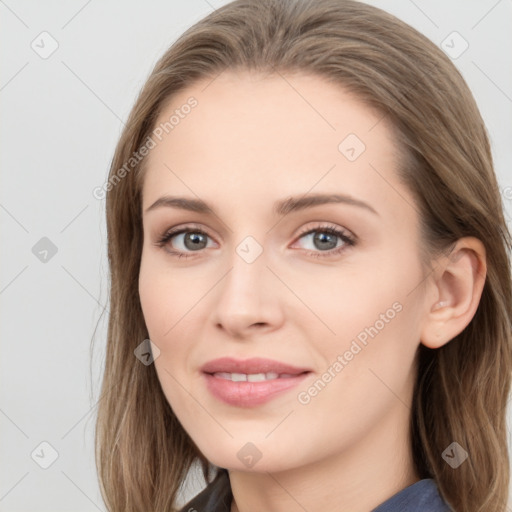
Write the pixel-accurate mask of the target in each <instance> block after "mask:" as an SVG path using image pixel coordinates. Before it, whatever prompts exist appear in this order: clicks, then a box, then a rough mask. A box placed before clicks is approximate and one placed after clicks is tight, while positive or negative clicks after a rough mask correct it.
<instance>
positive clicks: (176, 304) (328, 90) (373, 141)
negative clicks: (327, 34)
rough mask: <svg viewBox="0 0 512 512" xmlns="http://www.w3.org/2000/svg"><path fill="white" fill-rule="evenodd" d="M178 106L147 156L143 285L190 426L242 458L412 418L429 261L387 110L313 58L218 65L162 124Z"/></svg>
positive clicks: (343, 449)
mask: <svg viewBox="0 0 512 512" xmlns="http://www.w3.org/2000/svg"><path fill="white" fill-rule="evenodd" d="M190 97H194V98H195V101H196V102H197V104H195V103H194V104H195V106H194V107H193V108H190V109H189V108H183V106H184V105H187V101H189V103H190V100H189V98H190ZM177 109H178V110H179V112H180V113H181V115H179V116H178V117H179V122H176V123H174V124H173V127H172V129H171V130H168V134H165V133H164V134H163V136H162V133H161V132H162V130H160V131H159V132H158V134H159V138H161V140H159V138H157V137H154V140H155V143H156V145H155V147H153V149H151V151H150V154H149V156H148V159H147V162H146V163H147V169H146V175H145V178H144V184H143V205H142V207H143V212H144V213H143V226H144V247H143V253H142V261H141V268H140V280H139V292H140V299H141V305H142V309H143V313H144V318H145V321H146V325H147V328H148V331H149V335H150V338H151V340H152V342H153V343H154V345H155V346H156V347H158V349H159V351H160V353H159V355H158V357H157V358H156V359H155V363H154V364H155V368H156V371H157V374H158V378H159V381H160V383H161V386H162V389H163V392H164V394H165V396H166V398H167V400H168V402H169V404H170V405H171V407H172V409H173V411H174V413H175V414H176V416H177V417H178V419H179V421H180V422H181V424H182V425H183V427H184V429H185V430H186V431H187V432H188V434H189V435H190V437H191V438H192V440H193V441H194V442H195V444H196V445H197V446H198V447H199V449H200V450H201V451H202V452H203V454H204V455H205V456H206V458H207V459H209V460H210V461H211V462H212V463H213V464H216V465H218V466H221V467H225V468H229V469H241V470H250V471H279V470H285V469H288V468H296V467H300V466H304V465H306V464H310V463H316V462H319V461H321V460H325V459H328V458H330V457H335V456H342V455H343V454H347V453H349V450H351V449H353V447H355V446H358V447H361V449H363V447H364V445H365V443H369V440H370V439H376V438H377V437H379V438H380V439H383V438H386V436H387V438H389V439H390V438H392V437H393V436H396V433H397V429H399V432H403V433H404V435H405V433H406V432H407V429H408V414H409V409H408V407H407V404H410V399H411V396H412V386H413V383H414V379H415V365H414V361H415V354H416V351H417V348H418V345H419V343H420V331H421V323H422V316H423V315H424V311H425V305H424V299H423V297H422V294H421V292H420V289H421V287H420V286H419V285H420V283H421V282H422V279H423V271H422V267H421V264H420V257H419V255H420V242H421V240H420V238H419V219H418V216H417V213H416V210H415V208H414V200H413V198H412V196H411V194H410V193H409V191H408V190H407V189H406V188H405V187H404V186H403V185H402V184H401V183H400V182H399V181H398V178H397V175H396V169H397V166H398V156H399V155H398V153H397V148H396V143H395V142H394V140H393V137H392V132H391V130H390V128H389V126H387V125H386V120H385V119H384V120H382V119H381V118H382V116H381V115H379V114H376V113H375V112H373V111H372V110H369V109H368V108H367V107H366V106H364V105H363V104H362V103H360V102H359V101H358V100H357V99H356V98H354V97H353V96H352V95H350V94H349V93H347V92H345V91H344V90H343V89H341V88H340V87H338V86H335V85H333V84H329V83H327V82H326V81H324V80H323V79H321V78H319V77H312V76H306V75H295V76H289V77H288V78H287V80H285V79H284V78H282V77H281V76H279V75H273V76H271V77H265V78H263V77H261V76H258V75H254V74H249V73H241V72H239V73H234V72H224V73H223V74H221V75H220V76H219V77H217V78H216V79H215V80H213V82H211V81H210V80H209V81H203V82H198V83H196V84H195V85H194V86H191V87H190V88H188V89H186V90H184V91H182V92H180V94H179V95H176V96H175V97H173V98H172V101H171V102H170V103H169V104H168V105H166V108H165V109H164V111H163V112H162V114H161V116H160V118H159V120H158V121H157V123H156V126H160V123H165V122H166V121H168V120H169V118H170V117H171V116H172V115H173V114H176V110H177ZM185 112H187V113H186V114H185ZM162 198H167V199H166V200H165V199H162ZM177 198H180V200H178V199H177ZM159 200H160V201H159Z"/></svg>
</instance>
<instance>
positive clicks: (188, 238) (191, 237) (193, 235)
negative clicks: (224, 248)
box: [156, 226, 211, 258]
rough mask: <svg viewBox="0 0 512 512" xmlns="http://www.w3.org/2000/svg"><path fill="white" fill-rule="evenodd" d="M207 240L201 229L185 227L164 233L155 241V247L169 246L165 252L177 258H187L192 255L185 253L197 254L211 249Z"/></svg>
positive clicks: (206, 234) (207, 236)
mask: <svg viewBox="0 0 512 512" xmlns="http://www.w3.org/2000/svg"><path fill="white" fill-rule="evenodd" d="M209 238H210V236H209V235H208V233H206V232H205V231H203V230H202V229H199V228H194V227H193V226H187V227H183V228H176V229H174V230H170V231H166V232H165V233H164V234H163V235H162V236H161V237H160V238H159V239H158V240H157V242H156V245H157V246H158V247H165V246H168V245H171V248H167V249H166V250H167V252H169V253H170V254H172V255H174V256H177V257H178V258H189V257H190V256H192V255H191V254H187V252H199V251H201V250H202V249H206V248H208V247H211V245H208V239H209ZM171 241H172V243H171ZM176 249H177V250H176Z"/></svg>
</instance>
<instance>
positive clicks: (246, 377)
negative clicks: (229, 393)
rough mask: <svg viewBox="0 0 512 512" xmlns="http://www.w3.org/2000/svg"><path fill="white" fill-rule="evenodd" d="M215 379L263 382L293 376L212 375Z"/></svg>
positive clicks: (261, 374) (223, 373) (269, 374)
mask: <svg viewBox="0 0 512 512" xmlns="http://www.w3.org/2000/svg"><path fill="white" fill-rule="evenodd" d="M214 375H215V376H216V377H219V378H221V379H227V380H231V381H233V382H262V381H264V380H273V379H277V378H279V377H293V375H290V374H286V373H283V374H282V375H279V374H278V373H275V372H268V373H249V374H247V373H228V372H217V373H214Z"/></svg>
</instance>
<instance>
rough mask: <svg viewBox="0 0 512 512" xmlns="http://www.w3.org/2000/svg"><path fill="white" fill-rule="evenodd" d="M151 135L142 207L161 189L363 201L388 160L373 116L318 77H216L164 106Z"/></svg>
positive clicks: (390, 145)
mask: <svg viewBox="0 0 512 512" xmlns="http://www.w3.org/2000/svg"><path fill="white" fill-rule="evenodd" d="M191 98H192V99H193V100H191ZM191 104H194V106H193V107H192V108H189V107H188V105H191ZM166 123H167V124H166ZM154 128H155V129H159V128H160V130H159V136H158V137H155V136H153V138H154V139H155V143H156V144H155V147H154V148H153V149H151V151H150V153H149V155H148V157H147V162H146V171H147V175H146V176H145V180H144V192H143V198H144V204H145V205H147V204H148V203H149V201H150V200H154V199H155V194H156V193H157V192H158V191H159V192H164V191H165V190H164V189H166V187H168V188H171V189H173V191H174V190H177V191H179V192H187V193H188V194H190V192H191V191H192V192H194V191H196V190H197V191H198V192H201V193H202V194H204V193H214V192H218V193H219V194H220V191H221V190H222V191H224V193H226V197H230V198H231V200H234V198H235V197H237V196H240V194H242V196H243V195H244V193H247V197H244V198H243V199H241V200H244V201H246V200H250V199H251V198H255V196H258V194H259V195H263V196H265V195H266V196H269V193H270V191H271V190H272V191H273V192H275V195H276V196H282V195H286V194H295V193H302V194H303V193H306V192H307V191H308V190H311V189H312V188H314V187H317V186H318V187H323V188H324V189H325V188H329V187H337V188H338V189H340V188H341V189H344V190H339V191H346V192H350V193H353V194H354V195H355V194H359V195H361V194H363V195H365V196H367V197H368V196H371V195H372V193H373V194H378V193H379V189H381V188H382V184H383V182H382V177H379V173H378V172H380V173H385V174H387V173H392V172H393V170H394V169H395V168H396V165H397V159H398V153H397V147H396V144H395V142H394V141H393V139H392V136H391V130H390V128H389V126H388V125H387V124H386V121H385V120H383V119H382V115H380V114H379V113H378V112H375V111H374V110H372V109H370V108H369V107H367V106H366V105H364V104H363V103H361V102H360V101H359V100H358V99H357V98H356V97H355V96H354V95H353V94H350V93H349V92H347V91H346V90H344V89H343V88H342V87H341V86H339V85H336V84H332V83H329V82H328V81H327V80H325V79H323V78H321V77H318V76H309V75H301V74H294V75H281V74H274V75H270V76H268V75H267V76H263V75H260V74H257V73H254V72H233V71H225V72H223V73H221V74H220V75H219V76H217V77H216V78H213V79H212V78H209V79H204V80H201V81H199V82H196V83H194V84H192V85H191V86H190V87H187V88H186V89H184V90H182V91H180V92H179V93H177V94H176V95H174V96H173V97H172V98H170V100H169V101H167V103H166V104H165V105H164V108H163V110H162V112H161V114H160V116H159V118H158V120H157V122H156V124H155V127H154ZM153 133H155V132H153ZM376 171H378V172H377V173H376ZM187 188H188V190H187ZM315 191H320V190H315ZM322 191H325V190H322ZM249 193H250V194H249ZM249 195H250V196H251V197H249ZM148 196H149V197H148Z"/></svg>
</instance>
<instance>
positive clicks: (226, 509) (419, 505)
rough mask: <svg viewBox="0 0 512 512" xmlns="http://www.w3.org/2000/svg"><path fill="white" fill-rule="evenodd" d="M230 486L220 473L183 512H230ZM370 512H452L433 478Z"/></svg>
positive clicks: (403, 490)
mask: <svg viewBox="0 0 512 512" xmlns="http://www.w3.org/2000/svg"><path fill="white" fill-rule="evenodd" d="M232 498H233V494H232V493H231V486H230V483H229V475H228V472H227V470H226V469H219V472H218V474H217V475H216V477H215V478H214V480H213V481H212V482H211V483H210V484H208V486H207V487H206V488H205V489H203V491H201V492H200V493H199V494H198V495H197V496H196V497H195V498H193V499H192V500H190V501H189V502H188V503H187V504H186V505H185V506H184V507H183V508H182V509H181V510H180V512H230V510H231V500H232ZM370 512H453V510H452V509H451V508H450V507H449V506H448V505H447V504H446V502H445V501H444V500H443V499H442V498H441V496H440V494H439V491H438V489H437V485H436V483H435V481H434V480H433V479H432V478H424V479H423V480H419V481H418V482H416V483H414V484H412V485H410V486H409V487H406V488H405V489H402V490H401V491H399V492H398V493H397V494H395V495H394V496H392V497H391V498H389V499H388V500H386V501H385V502H384V503H381V504H380V505H379V506H378V507H377V508H374V509H373V510H371V511H370Z"/></svg>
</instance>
